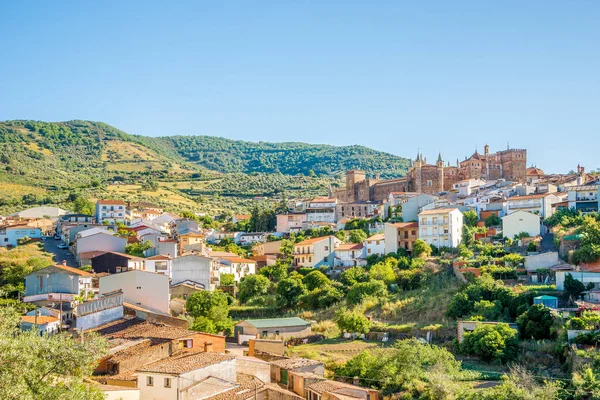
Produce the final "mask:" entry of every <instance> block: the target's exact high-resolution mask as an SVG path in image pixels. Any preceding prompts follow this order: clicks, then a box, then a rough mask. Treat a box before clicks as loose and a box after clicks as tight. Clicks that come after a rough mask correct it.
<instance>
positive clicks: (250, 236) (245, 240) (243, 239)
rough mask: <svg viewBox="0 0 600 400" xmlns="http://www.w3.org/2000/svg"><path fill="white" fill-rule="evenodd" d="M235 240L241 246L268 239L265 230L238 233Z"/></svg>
mask: <svg viewBox="0 0 600 400" xmlns="http://www.w3.org/2000/svg"><path fill="white" fill-rule="evenodd" d="M235 240H236V243H237V244H239V245H240V246H244V245H247V244H253V243H264V242H266V241H267V234H266V233H265V232H251V233H242V234H240V235H238V236H237V237H236V239H235Z"/></svg>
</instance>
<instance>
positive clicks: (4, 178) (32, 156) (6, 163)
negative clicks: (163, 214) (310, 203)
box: [0, 121, 408, 214]
mask: <svg viewBox="0 0 600 400" xmlns="http://www.w3.org/2000/svg"><path fill="white" fill-rule="evenodd" d="M407 165H408V160H406V159H404V158H401V157H396V156H393V155H391V154H387V153H382V152H378V151H375V150H372V149H369V148H366V147H363V146H345V147H337V146H327V145H311V144H305V143H264V142H258V143H252V142H243V141H235V140H230V139H224V138H216V137H210V136H170V137H158V138H154V137H146V136H139V135H130V134H127V133H125V132H123V131H120V130H119V129H116V128H114V127H112V126H110V125H107V124H104V123H101V122H92V121H68V122H57V123H50V122H39V121H5V122H0V214H3V213H7V212H12V211H14V210H17V209H20V208H24V207H28V206H32V205H36V204H59V205H67V206H68V203H69V202H70V201H71V200H72V199H73V195H74V194H83V195H86V196H90V197H93V198H100V197H106V196H114V197H118V198H123V199H125V200H132V201H133V200H140V199H146V200H151V201H155V202H158V203H160V204H163V205H165V206H166V207H167V208H171V209H174V210H177V209H182V208H188V209H197V210H199V211H207V212H209V211H214V210H220V209H226V210H231V211H234V212H235V211H244V210H247V209H248V208H249V207H250V206H251V202H252V201H253V200H252V199H253V198H254V197H257V196H258V197H267V199H269V200H273V201H274V200H277V199H278V198H281V197H283V196H287V197H294V196H298V197H303V196H315V195H323V194H326V193H327V187H328V186H329V185H330V184H333V185H337V184H338V182H337V181H336V180H337V179H339V178H340V177H341V174H342V173H343V172H344V171H345V170H347V169H352V168H359V169H364V170H366V171H367V173H369V174H375V173H380V174H381V175H382V176H383V177H390V178H391V177H397V176H402V175H404V173H405V172H406V168H407ZM311 170H312V171H313V172H315V174H316V176H315V175H312V174H310V171H311ZM298 175H302V177H298ZM309 175H312V176H311V177H309Z"/></svg>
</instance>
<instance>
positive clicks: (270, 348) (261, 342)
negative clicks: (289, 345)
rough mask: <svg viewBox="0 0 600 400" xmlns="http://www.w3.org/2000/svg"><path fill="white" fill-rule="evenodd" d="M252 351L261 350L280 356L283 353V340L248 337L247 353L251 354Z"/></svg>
mask: <svg viewBox="0 0 600 400" xmlns="http://www.w3.org/2000/svg"><path fill="white" fill-rule="evenodd" d="M254 351H262V352H265V353H271V354H278V355H280V356H282V355H284V353H285V345H284V343H283V340H268V339H250V341H249V349H248V355H250V356H253V355H254Z"/></svg>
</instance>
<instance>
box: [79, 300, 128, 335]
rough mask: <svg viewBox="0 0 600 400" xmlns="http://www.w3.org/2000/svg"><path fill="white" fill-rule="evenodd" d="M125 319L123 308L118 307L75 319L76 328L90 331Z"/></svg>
mask: <svg viewBox="0 0 600 400" xmlns="http://www.w3.org/2000/svg"><path fill="white" fill-rule="evenodd" d="M120 318H123V306H122V305H121V306H117V307H113V308H109V309H106V310H101V311H98V312H93V313H91V314H87V315H83V316H78V317H77V318H75V328H76V329H79V330H82V329H83V330H88V329H92V328H95V327H97V326H100V325H104V324H107V323H109V322H112V321H116V320H118V319H120Z"/></svg>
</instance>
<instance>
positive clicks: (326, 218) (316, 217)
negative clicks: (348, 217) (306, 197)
mask: <svg viewBox="0 0 600 400" xmlns="http://www.w3.org/2000/svg"><path fill="white" fill-rule="evenodd" d="M336 205H337V199H329V198H326V197H318V198H315V199H313V200H312V201H310V202H309V203H308V207H307V208H306V221H307V222H329V223H335V221H336V213H335V211H336Z"/></svg>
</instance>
